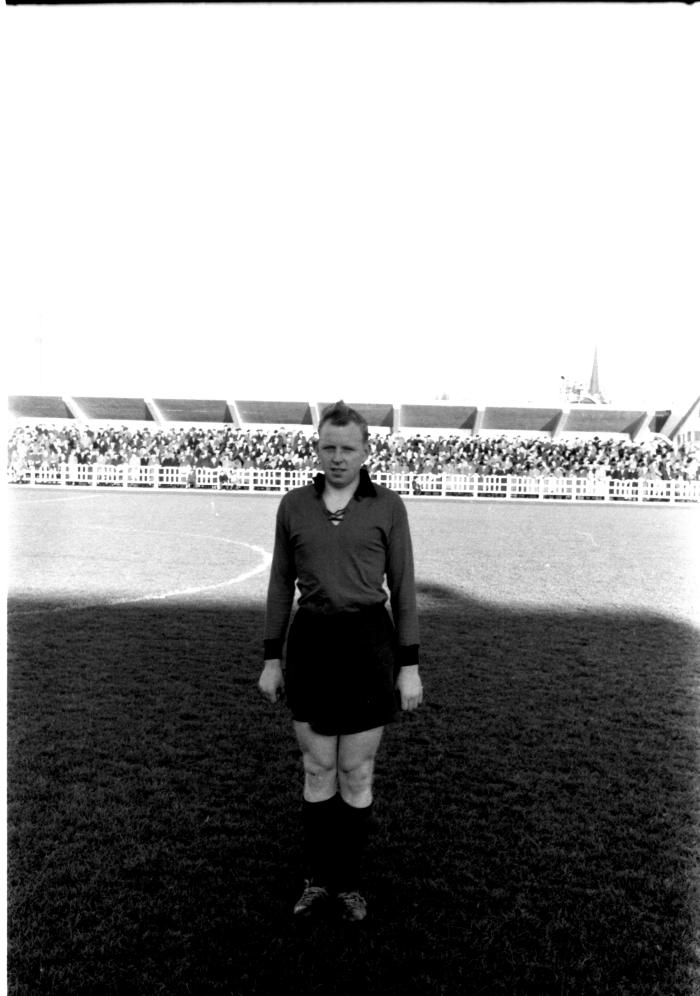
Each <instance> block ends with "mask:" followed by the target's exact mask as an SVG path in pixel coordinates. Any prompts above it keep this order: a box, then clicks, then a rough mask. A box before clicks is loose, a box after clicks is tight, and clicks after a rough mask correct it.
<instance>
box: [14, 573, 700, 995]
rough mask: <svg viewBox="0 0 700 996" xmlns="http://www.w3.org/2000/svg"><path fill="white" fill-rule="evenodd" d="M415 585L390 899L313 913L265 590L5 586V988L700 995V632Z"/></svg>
mask: <svg viewBox="0 0 700 996" xmlns="http://www.w3.org/2000/svg"><path fill="white" fill-rule="evenodd" d="M419 596H420V605H421V621H422V640H423V648H424V649H423V672H424V681H425V685H426V704H425V705H424V707H423V708H422V710H421V711H420V712H419V713H417V714H414V715H410V716H408V715H407V716H404V717H403V718H402V719H401V721H400V722H399V723H397V724H396V725H395V726H393V727H392V728H391V729H390V730H389V731H388V732H387V735H386V738H385V743H384V745H383V748H382V755H381V757H380V760H379V763H378V770H377V778H376V811H377V828H376V831H375V835H374V838H373V841H372V847H371V851H370V854H369V856H368V869H367V870H368V878H369V881H370V882H371V888H370V889H369V890H368V894H369V897H370V899H371V901H372V916H371V918H370V919H369V920H368V921H367V923H366V924H364V925H362V926H360V927H359V928H358V927H355V928H347V927H341V926H340V925H336V924H333V923H330V924H318V925H316V926H312V927H310V928H307V929H306V930H300V929H299V928H298V927H297V925H296V924H294V923H293V922H292V921H291V917H290V915H289V910H290V905H291V903H292V902H293V900H294V898H295V896H296V892H297V890H298V886H299V881H298V878H297V871H296V869H297V862H298V857H299V847H298V839H297V816H298V812H299V788H300V766H299V761H298V758H297V751H296V747H295V744H294V741H293V738H292V735H291V730H290V724H289V722H288V718H287V715H286V713H285V712H284V710H283V709H277V710H275V709H273V708H272V707H270V706H268V705H267V704H266V703H265V702H264V701H263V700H262V699H261V698H260V697H259V695H258V693H257V691H256V688H255V682H256V679H257V675H258V671H259V647H260V635H261V630H262V614H261V610H260V607H259V606H257V605H246V604H236V605H234V606H232V607H231V608H230V609H227V610H226V609H224V608H223V607H220V606H214V607H211V608H206V607H201V606H200V607H192V606H190V605H186V604H181V605H170V606H164V605H162V604H160V605H157V606H155V605H151V606H148V607H144V606H143V605H141V606H131V607H130V606H121V607H118V608H114V607H113V608H104V609H101V610H96V609H83V610H79V611H66V612H57V611H52V610H53V609H54V608H56V607H55V606H45V607H44V608H45V609H46V610H47V611H45V612H43V613H40V612H34V614H24V613H27V612H28V610H29V609H32V610H35V609H36V608H37V606H29V605H23V604H17V605H11V607H10V622H9V629H8V640H9V660H10V666H9V682H8V692H9V697H8V706H9V709H8V712H9V721H8V732H9V738H8V805H9V809H8V816H9V819H8V847H9V951H8V965H9V992H10V994H12V996H40V994H44V993H47V994H48V993H65V994H71V996H79V994H95V996H97V994H99V996H109V994H143V996H150V994H156V993H163V994H185V993H212V994H235V996H244V994H246V996H247V994H273V993H288V994H289V993H298V994H301V993H323V994H348V996H349V994H351V993H356V992H363V991H364V992H366V993H382V994H393V993H396V994H399V993H401V994H404V993H415V994H417V993H431V994H434V993H444V994H453V993H454V994H471V993H474V994H476V993H485V994H508V996H517V994H525V993H528V994H533V996H545V994H557V996H561V994H581V996H584V994H585V996H591V994H595V996H602V994H606V993H609V994H615V996H620V994H633V993H634V994H640V996H641V994H644V996H651V994H659V996H672V994H683V996H690V994H691V993H694V992H697V991H698V988H697V987H698V985H700V974H699V973H698V966H697V956H696V950H697V949H696V947H695V944H696V942H697V937H696V936H695V935H694V930H695V923H694V920H695V908H696V902H697V892H696V888H695V883H696V882H697V871H698V867H697V865H698V848H697V844H698V841H697V828H696V826H695V824H694V813H695V812H696V811H697V794H696V788H695V784H694V783H695V777H696V775H695V769H696V749H697V744H696V735H697V699H696V678H697V635H696V634H695V633H694V631H693V630H692V629H691V628H690V627H688V626H684V625H683V624H681V623H676V622H674V621H672V620H669V619H666V618H663V617H661V616H654V617H652V616H649V615H640V616H633V615H620V614H610V615H601V614H597V615H596V614H580V615H578V614H571V613H569V614H564V613H554V612H552V613H547V612H534V611H524V610H523V611H521V610H511V609H507V608H502V607H497V606H494V605H492V604H486V603H481V602H478V601H476V600H472V599H469V598H465V597H463V596H462V595H460V594H459V593H456V592H454V591H452V590H449V589H447V588H441V587H439V586H423V587H422V588H421V589H420V592H419ZM39 608H40V607H39Z"/></svg>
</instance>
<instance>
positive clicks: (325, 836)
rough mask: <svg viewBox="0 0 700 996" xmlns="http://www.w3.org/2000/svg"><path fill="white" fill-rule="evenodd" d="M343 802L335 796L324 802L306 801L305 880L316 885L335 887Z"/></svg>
mask: <svg viewBox="0 0 700 996" xmlns="http://www.w3.org/2000/svg"><path fill="white" fill-rule="evenodd" d="M339 800H340V796H339V795H334V796H332V797H331V798H330V799H325V800H324V801H323V802H309V801H308V800H306V799H304V800H303V801H302V810H301V817H302V828H303V860H304V877H305V878H308V879H311V881H312V882H313V883H314V885H323V886H328V885H330V884H331V879H332V877H333V852H334V850H335V846H336V841H335V835H336V820H335V814H336V807H337V805H338V802H339Z"/></svg>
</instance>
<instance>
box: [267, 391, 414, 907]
mask: <svg viewBox="0 0 700 996" xmlns="http://www.w3.org/2000/svg"><path fill="white" fill-rule="evenodd" d="M318 434H319V439H318V459H319V464H320V467H321V470H322V471H323V473H320V474H318V475H317V476H316V478H315V479H314V483H313V484H309V485H307V486H306V487H302V488H295V489H294V490H293V491H290V492H288V493H287V494H286V495H285V496H284V497H283V498H282V501H281V502H280V505H279V509H278V512H277V522H276V529H275V546H274V553H273V558H272V567H271V573H270V583H269V588H268V593H267V612H266V620H265V634H264V637H265V665H264V668H263V671H262V674H261V675H260V679H259V682H258V686H259V688H260V690H261V691H262V692H263V694H264V695H265V696H267V698H269V699H270V701H271V702H273V703H274V702H276V701H277V700H278V698H279V696H280V693H281V692H282V691H283V690H284V691H285V693H286V697H287V702H288V704H289V706H290V708H291V712H292V717H293V720H294V728H295V732H296V736H297V740H298V743H299V747H300V749H301V753H302V758H303V763H304V775H305V777H304V795H303V802H302V826H303V853H304V863H305V869H304V878H305V880H306V881H305V888H304V891H303V893H302V895H301V898H300V899H299V901H298V902H297V904H296V906H295V907H294V913H295V914H296V915H298V916H308V915H309V914H311V913H313V912H316V911H317V910H320V909H321V908H323V907H324V906H326V904H327V903H328V901H329V900H330V899H331V898H332V897H335V898H336V901H337V904H338V908H339V911H340V913H341V915H342V916H343V917H344V918H345V919H347V920H351V921H357V920H363V919H364V918H365V916H366V915H367V904H366V901H365V899H364V897H363V895H362V893H361V891H360V861H361V857H362V854H363V852H364V849H365V845H366V841H367V836H368V831H369V822H370V815H371V808H372V776H373V772H374V759H375V756H376V754H377V750H378V748H379V744H380V741H381V737H382V732H383V728H384V726H385V725H386V724H387V723H390V722H392V721H393V720H395V719H396V715H397V711H398V704H399V703H400V706H401V708H402V709H404V710H413V709H416V708H417V707H418V706H419V705H420V703H421V701H422V698H423V689H422V685H421V680H420V676H419V674H418V617H417V612H416V592H415V578H414V571H413V552H412V546H411V536H410V532H409V528H408V516H407V514H406V508H405V505H404V503H403V501H402V500H401V498H400V497H399V496H398V495H397V494H396V493H395V492H393V491H390V490H389V489H388V488H384V487H381V486H380V485H375V484H373V483H372V481H371V480H370V477H369V474H368V473H367V470H366V469H365V467H364V466H363V464H364V462H365V460H366V459H367V456H368V454H369V446H368V428H367V423H366V421H365V419H364V418H363V417H362V415H360V414H359V412H357V411H355V410H354V409H352V408H349V407H348V406H347V405H345V404H344V403H343V402H342V401H339V402H338V403H337V404H335V405H331V406H329V407H328V408H326V409H325V410H324V411H323V413H322V415H321V420H320V423H319V429H318ZM385 577H386V582H387V586H388V588H389V592H390V600H391V610H392V616H393V622H392V619H391V617H390V616H389V613H388V612H387V609H386V601H387V593H386V589H385V588H384V579H385ZM295 586H298V589H299V601H298V607H297V611H296V613H295V615H294V619H293V621H292V625H291V627H290V629H289V636H288V639H287V656H286V665H285V668H284V670H283V667H282V648H283V645H284V640H285V636H286V633H287V626H288V623H289V618H290V615H291V610H292V604H293V601H294V595H295ZM397 700H398V701H397Z"/></svg>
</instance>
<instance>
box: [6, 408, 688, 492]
mask: <svg viewBox="0 0 700 996" xmlns="http://www.w3.org/2000/svg"><path fill="white" fill-rule="evenodd" d="M325 404H326V403H325V402H323V403H321V402H319V403H309V402H265V401H238V402H225V401H188V400H178V399H122V398H75V399H74V398H65V397H61V398H59V397H36V396H31V397H27V396H23V397H12V398H10V406H9V407H10V417H11V423H12V426H13V428H12V429H11V434H10V440H9V450H8V468H9V480H10V481H11V482H12V483H16V484H39V483H41V484H58V485H66V484H73V485H76V484H83V485H97V484H100V485H117V486H137V487H138V486H141V487H143V486H151V487H210V488H219V489H227V490H248V491H251V490H253V491H284V490H287V489H288V488H289V487H295V486H298V484H299V483H304V482H305V481H307V480H308V479H309V477H310V476H311V474H313V473H314V471H315V469H316V458H315V449H314V444H315V440H316V426H317V424H318V417H319V411H321V410H322V409H323V407H324V406H325ZM351 404H352V406H353V407H355V408H357V409H358V410H360V411H361V412H362V414H363V415H364V416H365V418H366V419H367V421H368V423H369V425H370V428H371V437H370V456H369V460H368V462H367V463H368V468H369V470H370V472H371V473H372V474H373V476H375V477H377V478H378V479H379V480H380V481H382V482H383V483H387V484H388V485H389V486H390V487H393V488H395V489H396V490H398V491H399V492H401V493H403V494H423V495H436V496H459V497H507V498H527V497H534V498H537V497H543V498H544V497H568V498H578V497H580V498H589V499H590V498H598V499H603V500H605V499H608V498H617V499H634V500H662V501H663V500H667V501H668V500H670V501H673V500H691V501H696V500H699V499H700V463H699V461H698V440H699V439H700V432H699V431H698V428H697V425H698V422H699V411H698V410H699V408H700V398H698V400H697V401H696V402H695V404H694V405H693V406H691V408H690V409H689V410H688V411H687V412H685V413H683V414H682V415H680V416H679V415H677V414H674V413H673V412H670V411H663V412H658V411H657V412H651V411H647V412H642V411H633V410H624V411H623V410H618V409H612V408H610V407H609V406H604V405H600V406H598V405H585V404H582V405H569V406H567V407H562V408H560V409H544V408H533V407H523V408H495V407H485V408H481V409H480V408H478V407H476V406H473V407H470V406H458V405H449V404H435V405H400V406H392V405H378V404H370V405H367V404H365V405H363V404H357V403H354V402H351Z"/></svg>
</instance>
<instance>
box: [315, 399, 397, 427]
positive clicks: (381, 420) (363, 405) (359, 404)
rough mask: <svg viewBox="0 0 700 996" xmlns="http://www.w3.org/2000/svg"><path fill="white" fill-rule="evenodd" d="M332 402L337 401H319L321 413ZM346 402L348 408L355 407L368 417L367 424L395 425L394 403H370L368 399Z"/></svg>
mask: <svg viewBox="0 0 700 996" xmlns="http://www.w3.org/2000/svg"><path fill="white" fill-rule="evenodd" d="M332 404H335V402H333V401H319V403H318V411H319V414H321V413H322V412H323V409H324V408H327V407H328V406H329V405H332ZM346 404H347V406H348V408H354V409H355V411H357V412H359V413H360V415H362V417H363V418H364V419H366V421H367V425H373V426H377V427H386V428H389V429H390V428H392V426H393V425H394V406H393V405H392V404H386V403H385V404H380V403H376V402H369V403H368V402H366V401H348V402H346Z"/></svg>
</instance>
